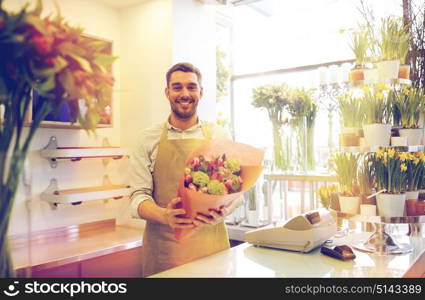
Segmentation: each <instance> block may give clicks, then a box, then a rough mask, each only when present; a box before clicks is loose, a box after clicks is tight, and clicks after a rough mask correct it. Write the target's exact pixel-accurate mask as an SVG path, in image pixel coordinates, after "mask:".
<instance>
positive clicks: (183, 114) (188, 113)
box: [171, 99, 198, 120]
mask: <svg viewBox="0 0 425 300" xmlns="http://www.w3.org/2000/svg"><path fill="white" fill-rule="evenodd" d="M179 102H189V103H193V106H192V108H191V109H190V110H183V109H182V108H181V107H180V106H179ZM197 102H198V101H196V100H194V99H190V100H187V99H176V100H175V101H173V102H171V110H172V111H173V113H174V115H175V116H176V117H177V118H179V119H183V120H185V119H190V118H191V117H192V116H193V115H194V114H195V113H196V108H197V106H198V103H197Z"/></svg>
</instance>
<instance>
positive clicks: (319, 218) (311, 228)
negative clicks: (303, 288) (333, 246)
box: [244, 208, 337, 252]
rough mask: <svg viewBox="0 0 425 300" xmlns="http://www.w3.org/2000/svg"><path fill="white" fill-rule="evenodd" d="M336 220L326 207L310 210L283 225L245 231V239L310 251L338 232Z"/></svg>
mask: <svg viewBox="0 0 425 300" xmlns="http://www.w3.org/2000/svg"><path fill="white" fill-rule="evenodd" d="M336 231H337V226H336V220H335V219H334V217H333V216H331V214H330V212H329V211H328V210H326V209H323V208H321V209H318V210H314V211H309V212H307V213H304V214H300V215H298V216H295V217H293V218H292V219H290V220H288V221H287V222H286V223H285V224H284V225H283V226H276V225H268V226H266V227H263V228H260V229H256V230H252V231H248V232H245V235H244V240H245V241H246V242H248V243H251V244H253V245H255V246H262V247H269V248H278V249H284V250H292V251H298V252H310V251H311V250H313V249H315V248H317V247H319V246H321V245H322V244H323V243H324V242H325V241H326V240H328V239H330V238H331V237H332V236H334V235H335V234H336Z"/></svg>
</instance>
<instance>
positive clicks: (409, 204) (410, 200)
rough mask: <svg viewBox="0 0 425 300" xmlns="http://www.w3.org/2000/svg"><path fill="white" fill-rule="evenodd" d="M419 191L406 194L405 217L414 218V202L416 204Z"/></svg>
mask: <svg viewBox="0 0 425 300" xmlns="http://www.w3.org/2000/svg"><path fill="white" fill-rule="evenodd" d="M418 197H419V191H409V192H406V215H408V216H416V202H418Z"/></svg>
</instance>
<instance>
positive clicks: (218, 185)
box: [207, 179, 226, 195]
mask: <svg viewBox="0 0 425 300" xmlns="http://www.w3.org/2000/svg"><path fill="white" fill-rule="evenodd" d="M207 188H208V194H211V195H223V194H224V191H225V189H226V187H225V185H224V183H222V182H220V181H218V180H215V179H213V180H211V181H210V182H208V185H207Z"/></svg>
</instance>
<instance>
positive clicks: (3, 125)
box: [0, 0, 115, 277]
mask: <svg viewBox="0 0 425 300" xmlns="http://www.w3.org/2000/svg"><path fill="white" fill-rule="evenodd" d="M2 4H3V0H0V53H1V55H0V241H1V242H0V277H10V276H13V267H12V266H11V261H10V257H9V253H8V250H7V244H6V233H7V229H8V226H9V218H10V211H11V209H12V206H13V201H14V198H15V195H16V191H17V188H18V185H19V180H20V175H21V173H22V169H23V165H24V161H25V159H26V156H27V153H28V150H29V148H30V144H31V141H32V139H33V137H34V135H35V133H36V131H37V129H38V127H39V126H40V123H41V121H42V120H43V119H44V118H45V117H46V116H47V115H48V114H49V113H53V112H55V111H56V110H57V109H58V108H59V107H60V106H61V104H63V103H64V102H69V103H70V104H74V106H75V107H76V109H75V110H73V111H72V114H73V115H72V116H71V117H72V118H73V119H78V120H79V122H80V124H81V126H82V127H83V128H85V129H86V130H88V132H94V131H95V127H96V124H97V122H98V121H99V120H100V114H101V113H102V111H103V108H104V107H105V105H106V104H108V103H110V95H111V88H112V85H113V82H114V80H113V78H112V76H111V74H110V73H109V71H108V70H109V69H110V68H109V67H110V65H111V64H112V62H113V61H114V59H115V57H112V56H110V55H107V54H104V53H103V50H104V49H105V47H106V46H107V45H106V43H103V42H93V41H92V40H90V39H87V38H86V37H84V36H83V35H82V33H83V29H82V28H77V27H71V26H70V25H69V24H68V23H67V22H65V21H64V19H63V18H62V17H61V16H60V15H58V16H57V17H56V18H54V19H52V18H49V17H47V18H42V17H41V12H42V9H43V7H42V2H41V0H39V1H37V5H36V7H35V9H34V10H31V11H29V10H28V5H26V6H24V8H22V9H21V10H20V11H18V12H16V13H15V12H8V11H6V10H5V9H4V8H3V6H2ZM33 91H35V92H37V93H38V94H39V95H40V98H39V100H38V101H37V103H36V104H35V107H34V108H33V109H32V105H31V99H32V97H31V95H32V92H33ZM79 99H82V101H84V102H85V104H86V107H87V112H86V114H85V115H82V113H81V112H80V111H79V106H78V105H75V104H76V103H78V101H79ZM30 109H32V112H33V114H32V122H31V124H30V127H29V128H28V130H24V128H23V127H24V120H25V116H26V115H27V113H28V112H29V110H30ZM8 158H9V159H8Z"/></svg>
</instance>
